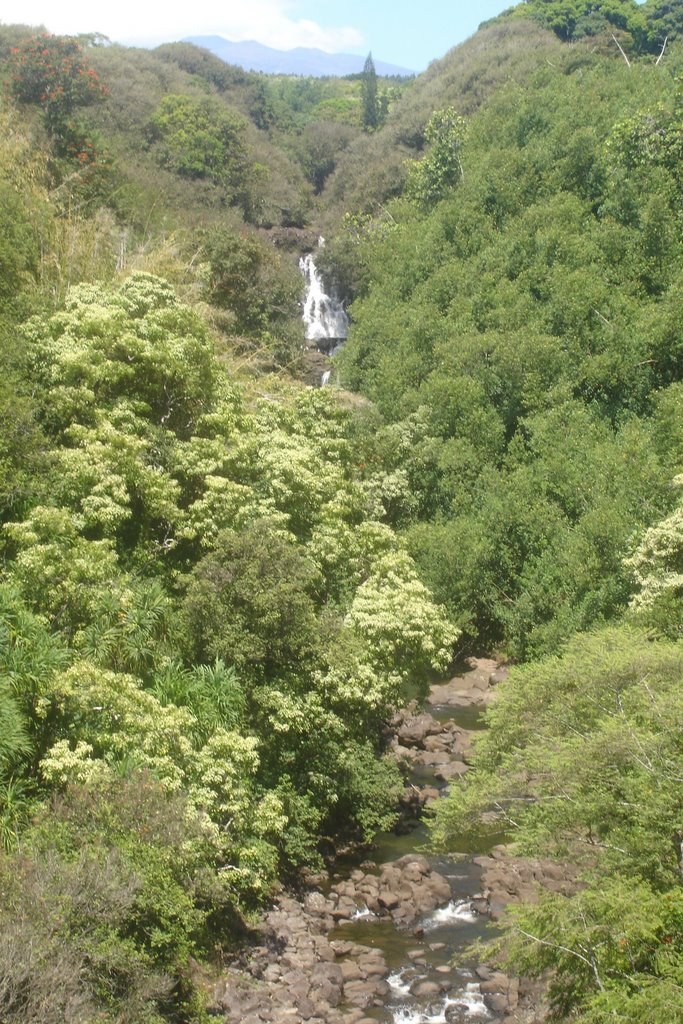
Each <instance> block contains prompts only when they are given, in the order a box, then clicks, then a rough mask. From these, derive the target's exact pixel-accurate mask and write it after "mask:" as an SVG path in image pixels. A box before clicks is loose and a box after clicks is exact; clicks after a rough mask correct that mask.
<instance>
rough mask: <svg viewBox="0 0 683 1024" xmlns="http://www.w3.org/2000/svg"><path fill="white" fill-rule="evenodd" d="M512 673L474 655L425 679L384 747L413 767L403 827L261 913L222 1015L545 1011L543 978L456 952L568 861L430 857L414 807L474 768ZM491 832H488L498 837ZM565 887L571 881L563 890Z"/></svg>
mask: <svg viewBox="0 0 683 1024" xmlns="http://www.w3.org/2000/svg"><path fill="white" fill-rule="evenodd" d="M505 674H506V670H505V669H504V668H501V667H500V666H499V665H498V664H497V663H496V662H494V661H492V660H489V659H478V660H476V661H473V662H471V663H470V667H469V669H468V670H467V671H466V672H464V673H463V674H462V675H459V676H457V677H455V678H454V679H452V680H450V681H449V682H447V683H443V684H438V685H435V686H433V687H432V688H431V690H430V693H429V696H428V699H427V702H426V705H425V707H424V710H423V709H421V708H418V707H417V706H416V705H415V704H411V705H409V706H408V707H407V708H405V709H404V710H403V711H401V712H400V713H399V714H397V715H396V717H395V718H394V720H393V721H392V723H391V725H392V733H393V738H392V741H391V744H390V746H391V748H392V749H393V752H394V754H395V756H396V757H397V758H399V759H401V760H403V761H404V762H405V763H406V764H407V765H408V766H409V769H410V781H409V783H408V785H407V787H406V791H405V793H404V797H403V801H402V812H403V813H402V819H401V827H400V828H399V829H398V833H399V834H397V833H396V832H394V833H391V834H388V835H384V836H378V837H377V845H376V850H375V853H374V858H375V859H373V860H367V861H363V862H362V863H361V864H357V865H356V866H354V867H353V868H352V869H350V870H348V871H346V872H338V873H333V874H332V875H329V874H327V873H321V874H316V875H314V874H309V875H308V876H306V877H305V878H304V880H303V885H302V890H301V892H299V893H297V894H296V895H292V894H288V895H285V896H282V897H281V898H280V899H279V900H278V901H277V903H276V905H275V906H274V908H273V909H272V910H271V911H269V912H268V913H267V914H266V915H265V916H264V918H263V921H262V923H261V925H260V928H259V932H258V935H259V942H258V945H256V946H254V947H252V948H251V950H250V951H249V955H248V957H246V958H245V960H244V962H242V963H240V964H239V965H235V966H233V967H231V968H229V969H227V970H226V971H225V972H224V973H223V975H222V976H221V979H220V981H219V982H218V983H217V984H216V986H215V988H214V990H213V993H212V1012H213V1013H215V1014H216V1015H217V1016H219V1017H222V1019H223V1020H224V1022H225V1024H300V1022H301V1024H303V1022H308V1024H378V1022H393V1024H465V1022H471V1024H474V1022H475V1021H477V1020H479V1021H489V1022H495V1021H507V1022H509V1024H513V1022H514V1024H521V1022H524V1024H533V1022H537V1021H542V1020H544V1018H545V1006H544V1004H543V1000H542V987H541V986H537V985H536V986H534V985H530V984H528V983H524V982H522V983H521V984H520V982H519V980H518V979H515V978H510V977H508V976H507V975H506V974H504V973H503V972H502V971H500V970H497V969H496V968H495V966H492V965H489V964H478V963H471V962H465V963H463V964H461V965H459V966H458V967H453V966H452V959H453V957H454V955H455V954H456V953H458V952H460V951H461V950H462V949H463V948H464V947H466V946H467V945H468V944H469V943H471V942H472V941H473V940H474V939H476V938H482V937H484V934H485V931H486V927H487V924H488V922H489V920H490V919H493V920H495V919H496V918H497V917H498V916H499V915H500V913H501V912H502V910H503V909H504V907H505V906H506V904H507V903H508V902H510V900H512V899H534V898H536V893H537V888H538V886H539V885H541V886H545V887H546V888H550V889H553V888H555V889H558V890H559V891H565V890H566V891H569V889H570V887H571V884H572V882H571V877H570V873H569V872H568V869H564V868H563V867H561V866H558V865H555V864H550V863H547V864H546V863H545V862H541V861H533V862H526V861H521V860H519V859H516V858H510V857H508V856H507V854H506V852H505V848H504V847H503V846H495V847H493V849H477V850H472V849H470V850H460V851H454V852H452V853H450V854H448V855H447V856H441V857H427V856H425V855H424V854H423V853H422V852H421V850H420V847H421V845H422V843H423V842H424V840H425V839H426V826H425V824H424V822H423V821H422V820H421V816H422V812H423V810H424V808H425V807H426V806H428V805H429V804H430V803H431V802H433V801H434V800H437V799H439V798H440V796H441V795H442V794H443V793H444V792H445V790H446V788H447V786H448V784H449V783H450V782H451V781H452V780H453V779H454V778H457V777H459V776H461V775H463V774H465V773H466V772H467V771H468V770H469V767H470V761H471V754H472V738H473V735H474V733H475V732H476V731H477V730H478V729H480V728H481V727H482V721H481V716H482V714H483V711H484V710H485V708H486V706H487V705H488V704H489V703H490V701H491V700H492V699H493V698H494V696H495V687H496V685H497V683H499V682H500V681H501V680H502V679H503V678H504V677H505ZM494 842H495V840H494ZM562 887H565V888H562Z"/></svg>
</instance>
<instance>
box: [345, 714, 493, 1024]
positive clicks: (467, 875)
mask: <svg viewBox="0 0 683 1024" xmlns="http://www.w3.org/2000/svg"><path fill="white" fill-rule="evenodd" d="M428 710H429V712H430V713H431V714H432V716H433V717H434V718H436V719H437V720H438V721H440V722H442V723H447V722H449V721H452V722H454V723H455V724H456V725H457V726H458V727H459V728H461V729H466V730H469V731H475V730H479V729H481V728H483V721H482V714H483V709H482V707H481V706H475V705H470V706H461V707H454V706H452V705H449V704H444V705H438V704H437V705H432V706H431V707H430V708H429V709H428ZM409 781H411V782H413V784H414V785H416V786H434V787H435V788H438V789H440V791H441V793H445V792H446V789H447V787H446V786H445V784H444V783H441V782H439V781H438V780H437V779H436V778H435V776H434V770H433V769H429V768H426V767H425V766H419V767H418V768H417V769H416V770H415V771H413V772H412V773H411V776H410V779H409ZM499 841H500V837H493V838H491V839H489V840H488V841H487V842H486V843H485V844H482V845H481V846H476V847H475V846H472V845H471V844H467V843H464V842H462V843H459V844H458V843H456V847H459V848H456V849H453V850H452V851H449V853H447V854H442V855H432V854H430V852H429V849H428V847H427V842H428V827H427V824H426V823H425V822H424V821H422V822H420V824H419V825H418V827H417V828H415V829H413V830H412V831H410V832H408V833H407V834H403V835H398V834H395V833H393V832H391V833H383V834H380V835H378V836H377V837H376V841H375V849H374V851H373V855H372V856H373V859H374V860H375V862H376V863H377V864H382V863H385V862H386V861H395V860H398V859H399V858H400V857H403V856H405V855H406V854H412V853H421V854H423V855H426V856H427V859H428V860H429V863H430V866H431V867H432V869H433V870H435V871H438V872H439V874H441V875H443V876H444V877H445V878H447V879H448V882H449V884H450V887H451V901H450V902H449V903H448V904H447V905H446V906H444V907H442V908H440V909H439V910H436V911H434V912H433V913H431V914H428V915H427V916H426V917H424V918H423V919H422V920H421V921H420V922H419V924H418V926H417V927H413V928H411V929H410V930H408V931H404V930H401V929H399V928H397V927H396V926H395V925H394V924H393V922H392V921H391V920H390V919H389V920H388V919H386V918H381V919H380V918H377V917H375V916H374V915H372V914H371V913H370V912H369V911H368V912H363V911H361V912H359V914H358V915H357V917H356V918H355V920H352V921H348V922H344V923H343V924H340V925H338V926H337V927H336V928H335V929H334V930H333V931H332V932H331V933H330V935H329V938H330V939H342V940H350V941H352V942H357V943H361V944H362V945H364V946H371V947H373V948H377V949H379V950H381V951H382V954H383V956H384V958H385V959H386V961H387V964H388V966H389V967H390V969H391V974H390V976H389V978H388V979H387V980H388V982H389V985H390V995H389V996H388V997H387V998H386V1000H385V1003H384V1005H383V1006H381V1007H373V1008H371V1009H369V1010H367V1011H366V1016H367V1017H368V1018H370V1019H374V1020H376V1021H378V1022H382V1024H477V1022H482V1024H483V1022H486V1021H488V1022H491V1024H493V1022H495V1021H497V1020H499V1019H500V1018H499V1017H498V1016H496V1014H494V1013H492V1012H491V1011H490V1010H489V1009H488V1008H487V1006H486V1004H485V1002H484V999H483V996H482V994H481V991H480V987H479V979H478V977H477V975H476V968H477V966H478V965H477V963H476V962H475V961H472V960H468V959H467V958H466V957H464V958H463V955H462V954H463V950H465V948H466V947H467V946H468V945H469V944H471V943H472V942H474V941H475V940H477V939H482V938H484V937H485V936H490V935H491V931H490V928H489V927H488V924H489V919H488V914H487V913H485V912H479V911H481V910H483V900H482V893H481V873H482V872H481V868H479V867H478V865H477V864H475V863H474V858H475V857H476V856H477V855H479V854H483V853H487V852H488V850H489V849H490V848H491V847H492V846H494V845H495V844H496V843H497V842H499ZM342 877H343V875H342ZM454 958H455V959H456V961H457V966H453V960H454ZM444 981H446V982H447V983H449V985H450V988H449V991H448V992H446V993H441V994H436V995H435V994H425V995H420V994H419V993H418V994H414V992H411V988H412V989H413V990H414V989H415V988H416V985H417V984H419V982H435V983H437V984H441V983H443V982H444Z"/></svg>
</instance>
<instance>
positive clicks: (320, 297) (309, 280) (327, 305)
mask: <svg viewBox="0 0 683 1024" xmlns="http://www.w3.org/2000/svg"><path fill="white" fill-rule="evenodd" d="M324 244H325V239H324V238H321V239H319V241H318V245H319V246H320V247H322V246H323V245H324ZM299 268H300V270H301V273H302V274H303V276H304V280H305V282H306V297H305V299H304V312H303V321H304V326H305V328H306V341H314V342H315V343H316V347H317V348H319V349H320V350H321V351H322V352H326V353H330V352H331V351H333V350H334V349H335V348H336V347H337V346H338V344H339V343H340V342H342V341H345V340H346V338H347V337H348V333H349V318H348V317H347V315H346V311H345V310H344V307H343V305H342V303H341V302H340V301H339V299H336V298H335V297H334V296H332V295H328V294H327V292H326V291H325V287H324V285H323V281H322V278H321V276H320V273H319V271H318V268H317V267H316V265H315V260H314V258H313V253H312V252H309V253H308V255H307V256H302V257H301V259H300V260H299Z"/></svg>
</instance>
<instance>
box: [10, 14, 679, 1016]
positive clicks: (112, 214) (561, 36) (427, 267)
mask: <svg viewBox="0 0 683 1024" xmlns="http://www.w3.org/2000/svg"><path fill="white" fill-rule="evenodd" d="M682 30H683V12H682V10H681V8H680V4H679V3H667V4H663V3H659V2H653V0H647V3H645V4H644V5H640V6H639V5H637V4H635V3H633V2H631V0H610V2H605V3H598V4H593V5H588V4H587V3H584V2H583V0H576V2H575V3H571V4H570V3H559V2H557V0H549V2H545V0H530V2H528V3H526V4H523V5H519V6H518V7H515V8H512V9H511V10H510V11H508V12H506V13H505V14H504V15H503V16H501V18H499V19H496V20H495V21H494V22H493V23H490V24H489V25H487V26H484V27H482V29H480V31H479V32H478V33H477V34H476V35H475V36H474V37H473V38H472V39H471V40H468V41H467V42H466V43H464V44H463V45H462V46H460V47H457V48H456V49H455V50H452V51H451V52H449V53H448V54H447V55H446V56H445V57H444V58H443V59H442V60H439V61H435V62H434V64H432V65H431V66H430V68H429V70H428V71H427V72H426V73H425V74H424V75H422V76H419V77H418V78H417V79H416V80H414V81H405V80H383V79H376V77H375V75H374V69H373V68H372V66H371V61H370V62H369V64H368V65H366V71H365V72H364V74H363V75H361V76H350V77H349V78H347V79H323V80H313V79H305V78H293V77H292V78H288V77H285V76H280V77H270V76H265V75H258V74H252V73H246V72H243V71H241V70H240V69H237V68H234V67H231V66H229V65H226V64H224V63H223V62H222V61H220V60H219V59H218V58H216V57H214V56H213V55H212V54H210V53H209V52H208V51H204V50H201V49H199V48H197V47H194V46H192V45H191V44H185V43H182V44H180V43H179V44H169V45H166V46H162V47H159V48H158V49H157V50H155V51H151V52H148V51H142V50H132V49H126V48H124V47H121V46H117V45H109V44H108V43H107V42H106V41H105V40H103V39H100V38H97V37H81V38H79V39H74V38H70V37H69V38H67V37H55V36H50V35H48V34H47V33H44V32H42V31H40V30H35V29H32V28H26V27H22V26H2V27H0V76H1V79H2V88H3V94H2V96H3V98H2V110H1V112H0V127H1V128H2V131H0V206H1V208H2V217H1V218H0V341H1V343H2V347H3V357H4V374H3V379H2V385H1V386H0V421H1V423H2V439H1V441H0V528H1V530H0V542H1V544H2V553H3V561H2V573H1V575H0V664H1V665H2V674H1V676H0V842H1V843H2V848H3V852H2V853H1V854H0V892H1V893H2V897H1V899H0V925H1V930H0V1022H2V1024H63V1022H65V1021H66V1022H71V1021H74V1022H76V1021H79V1022H80V1021H83V1022H87V1024H101V1022H112V1024H113V1022H116V1024H124V1022H128V1021H129V1022H131V1024H132V1022H135V1024H143V1022H149V1024H161V1022H168V1024H172V1022H173V1024H201V1022H203V1021H208V1020H209V1019H211V1018H210V1017H209V1015H208V1012H207V999H206V991H207V984H206V979H207V978H213V977H215V976H217V975H218V974H220V971H221V969H222V967H223V966H224V964H225V962H226V959H229V958H230V956H231V955H232V954H233V953H234V951H235V950H236V949H237V948H238V947H239V946H240V945H242V944H244V943H246V944H248V943H249V941H250V937H251V929H252V927H253V926H254V924H255V922H256V921H257V919H258V915H259V913H260V911H261V909H262V908H263V906H264V905H265V904H266V903H267V901H268V900H269V899H271V898H272V897H273V894H274V893H275V892H277V891H278V888H279V887H280V886H282V885H283V884H289V883H293V882H294V881H295V880H296V878H297V877H298V875H299V873H300V871H301V869H303V868H309V869H311V868H317V867H318V866H320V865H321V864H322V863H323V859H324V858H325V857H330V856H332V855H333V854H334V851H335V849H337V850H339V849H356V850H358V849H365V848H368V847H369V846H370V845H371V844H372V841H373V837H374V836H375V834H376V833H377V832H378V831H379V830H382V829H388V828H390V827H391V826H392V825H393V824H394V822H395V821H396V817H397V807H398V800H399V796H400V795H401V793H402V791H403V786H404V778H403V767H402V765H401V764H400V763H399V762H397V760H396V758H395V757H393V755H392V754H391V753H390V752H389V749H388V747H389V738H390V728H389V722H390V721H391V718H392V715H393V713H394V711H395V710H396V708H398V707H400V706H402V705H403V704H405V702H406V701H407V700H408V699H410V698H414V697H417V698H418V699H419V698H420V696H421V695H424V693H425V692H426V687H427V685H428V683H429V682H430V681H433V680H434V679H435V678H437V677H438V675H439V674H444V673H447V672H448V670H449V669H451V667H452V666H453V665H454V663H455V660H456V658H458V657H467V656H471V655H474V654H486V655H495V656H497V657H498V658H499V659H500V660H507V661H510V662H513V663H518V664H519V667H517V668H514V669H513V671H512V672H511V674H510V677H509V679H508V680H507V681H506V682H505V683H503V684H501V686H500V688H499V690H500V693H499V696H498V698H497V700H496V702H495V704H494V707H493V710H492V711H491V712H490V713H489V716H488V720H489V729H488V731H487V733H486V735H485V737H484V738H483V739H482V740H481V741H480V743H479V744H478V745H477V748H476V749H477V753H476V757H475V762H474V767H473V769H472V770H471V771H469V773H468V774H467V775H466V776H465V777H464V780H463V781H461V782H459V783H455V784H454V785H453V787H452V790H451V793H450V796H449V797H448V798H447V799H446V800H442V801H440V802H439V807H438V810H437V814H436V820H435V824H434V829H433V841H434V842H435V843H436V844H440V845H441V846H443V847H444V848H448V847H449V845H452V844H453V843H454V841H455V838H456V837H461V836H462V835H464V834H465V833H468V834H471V835H474V836H475V837H476V836H479V837H480V836H481V835H482V834H488V833H493V834H495V835H499V834H500V832H501V830H503V831H505V833H506V836H507V841H509V842H510V843H513V844H516V846H514V847H513V848H514V849H515V852H517V853H519V854H520V855H526V856H531V857H537V856H545V857H552V858H556V859H558V860H563V861H571V862H572V864H573V865H575V866H576V870H577V872H579V873H580V877H581V883H580V887H579V891H578V892H577V893H576V894H575V895H574V896H572V897H567V896H566V895H564V894H561V893H559V892H558V893H556V894H553V895H552V896H551V897H547V898H545V899H543V900H541V902H540V903H538V904H535V905H529V906H523V907H521V908H520V909H519V910H518V911H516V912H513V913H511V914H510V915H509V916H508V917H507V918H504V920H503V922H502V925H501V932H500V934H499V936H498V939H497V940H496V941H497V953H496V955H497V956H498V957H500V958H502V959H507V962H508V964H510V965H512V966H513V967H514V968H515V969H516V970H518V971H521V972H523V973H526V974H534V973H543V972H546V971H550V972H552V974H551V975H550V980H551V990H550V991H551V1003H552V1008H553V1012H554V1013H555V1015H556V1018H557V1019H559V1020H566V1021H570V1020H571V1021H575V1020H576V1021H579V1020H581V1021H586V1022H589V1021H590V1022H592V1024H598V1022H601V1024H602V1022H605V1024H606V1022H607V1021H613V1020H624V1021H626V1020H629V1021H631V1020H633V1021H642V1022H643V1024H646V1022H647V1024H659V1022H664V1021H667V1022H668V1021H670V1020H677V1019H683V1001H682V999H681V992H682V991H683V988H682V986H683V976H682V975H681V962H682V960H681V957H682V956H683V929H682V927H681V906H682V904H681V898H682V894H681V840H682V836H683V824H682V822H681V799H680V793H681V786H680V779H681V771H682V770H683V764H682V757H681V755H682V753H683V751H682V750H681V740H680V736H681V731H680V696H679V690H680V680H681V644H682V643H683V626H682V622H683V618H682V611H683V511H682V510H683V506H682V505H681V497H680V493H681V492H680V487H681V485H682V483H683V381H682V374H683V361H682V360H683V340H682V339H683V314H682V312H681V308H682V306H681V302H682V298H683V261H682V255H683V251H682V247H683V220H682V215H681V211H682V208H683V207H682V205H681V190H682V186H683V181H682V178H681V175H682V171H681V168H682V167H683V91H682V90H683V84H682V82H683V78H682V76H683V40H681V39H679V37H678V35H679V32H681V31H682ZM321 231H324V233H325V234H326V235H327V236H328V237H329V243H328V245H327V246H326V248H325V249H324V250H321V251H320V255H319V262H320V264H321V265H322V266H323V268H324V269H325V271H326V273H327V274H328V276H329V279H330V281H332V282H334V283H335V284H336V285H337V287H338V288H339V289H340V291H341V293H342V294H343V295H344V297H345V298H346V299H347V300H348V301H349V303H350V314H351V317H352V328H351V334H350V338H349V340H348V342H347V343H346V344H345V346H344V347H343V349H342V351H341V352H340V353H339V355H338V356H336V357H335V360H334V378H333V380H334V382H335V386H334V387H330V388H311V387H308V386H306V385H305V384H304V383H303V380H302V374H303V367H304V362H305V355H304V352H303V348H304V338H303V329H302V325H301V319H300V318H301V298H302V287H303V285H302V280H301V276H300V274H299V270H298V267H297V260H298V257H299V256H300V255H301V254H302V253H304V252H306V251H308V250H309V249H311V248H313V246H314V245H315V243H316V240H317V237H318V235H319V234H320V232H321ZM492 812H493V814H492ZM482 815H483V817H482Z"/></svg>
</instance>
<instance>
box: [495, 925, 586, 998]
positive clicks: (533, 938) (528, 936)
mask: <svg viewBox="0 0 683 1024" xmlns="http://www.w3.org/2000/svg"><path fill="white" fill-rule="evenodd" d="M515 931H518V932H519V934H520V935H523V936H524V938H525V939H531V941H532V942H538V943H539V945H541V946H547V947H548V948H549V949H560V950H562V952H563V953H569V955H570V956H575V957H576V959H577V960H582V961H583V963H584V964H586V965H587V966H588V967H590V969H591V970H592V972H593V976H594V978H595V982H596V984H597V986H598V988H599V989H600V991H601V992H604V991H605V986H604V985H603V983H602V979H601V978H600V975H599V973H598V968H597V966H596V964H595V961H594V960H592V959H591V960H589V959H588V957H587V956H583V954H582V953H577V952H576V950H575V949H570V948H569V947H568V946H562V945H561V944H560V943H559V942H546V940H545V939H539V937H538V936H537V935H532V934H531V933H530V932H525V931H524V930H523V929H522V928H516V929H515Z"/></svg>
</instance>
